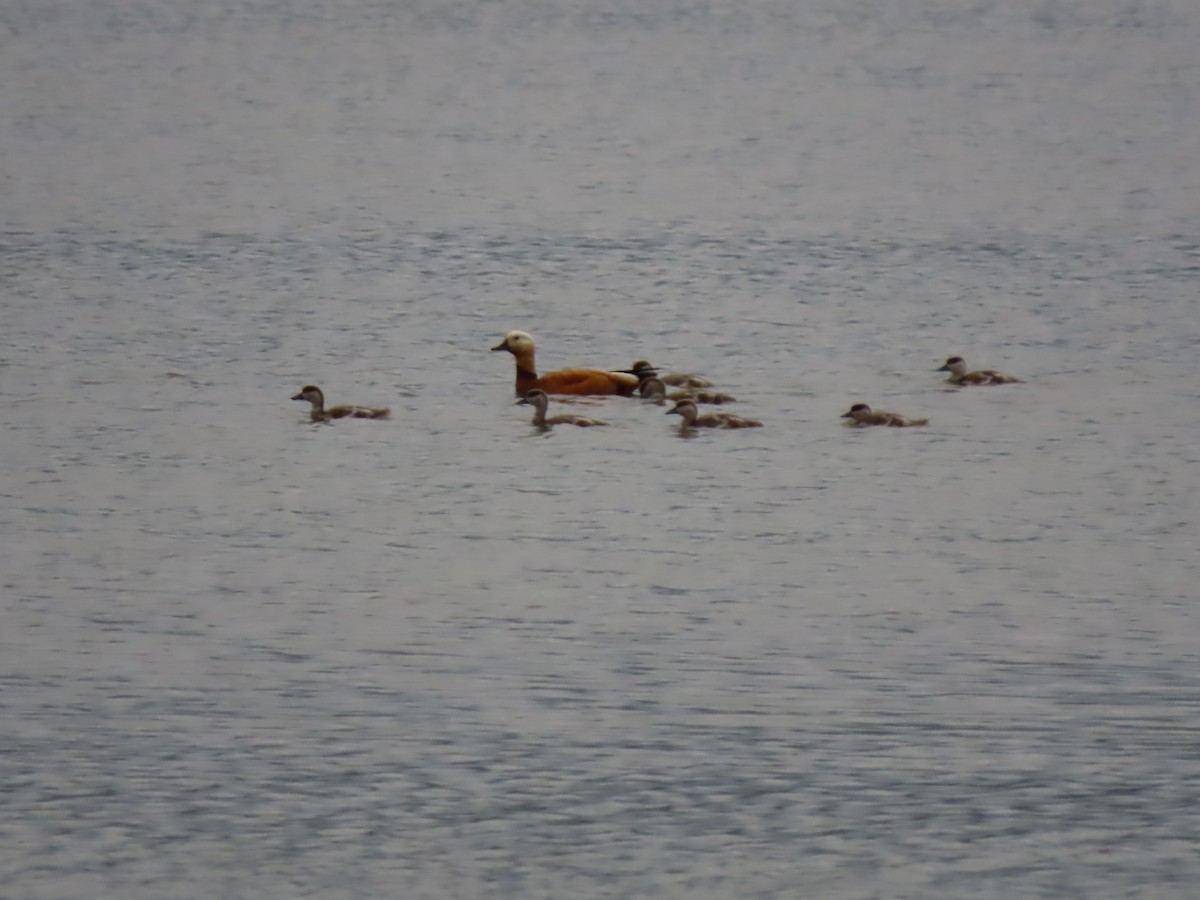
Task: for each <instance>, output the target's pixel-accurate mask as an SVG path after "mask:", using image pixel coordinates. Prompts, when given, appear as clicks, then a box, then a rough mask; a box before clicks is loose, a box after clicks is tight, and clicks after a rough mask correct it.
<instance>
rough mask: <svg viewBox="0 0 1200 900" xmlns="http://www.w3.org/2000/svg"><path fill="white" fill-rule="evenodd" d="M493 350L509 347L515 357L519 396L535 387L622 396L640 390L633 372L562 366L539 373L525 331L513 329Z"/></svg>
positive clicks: (554, 391) (555, 390)
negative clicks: (556, 369)
mask: <svg viewBox="0 0 1200 900" xmlns="http://www.w3.org/2000/svg"><path fill="white" fill-rule="evenodd" d="M492 350H507V351H508V352H509V353H511V354H512V355H513V356H514V357H515V358H516V362H517V383H516V391H517V396H518V397H524V396H525V395H526V394H528V393H529V392H530V391H532V390H535V389H536V390H540V391H545V392H546V393H547V394H608V395H612V394H619V395H620V396H622V397H632V396H633V393H634V391H636V390H637V386H638V380H639V379H638V377H637V376H636V375H634V374H633V373H631V372H606V371H604V370H603V369H562V370H560V371H558V372H547V373H546V374H545V375H541V376H539V375H538V373H537V366H536V364H535V363H534V344H533V338H532V337H531V336H530V335H529V334H527V333H526V332H524V331H510V332H509V333H508V334H506V335H505V336H504V340H502V341H501V342H500V343H499V344H497V345H496V346H495V347H493V348H492Z"/></svg>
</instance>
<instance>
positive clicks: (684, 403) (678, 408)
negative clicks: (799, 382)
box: [667, 400, 763, 431]
mask: <svg viewBox="0 0 1200 900" xmlns="http://www.w3.org/2000/svg"><path fill="white" fill-rule="evenodd" d="M667 415H668V416H682V417H683V421H682V422H680V423H679V429H680V430H681V431H686V430H687V429H689V428H762V427H763V423H762V422H760V421H758V419H744V418H742V417H741V416H735V415H734V414H733V413H705V414H704V415H700V414H699V410H698V409H696V404H695V403H694V402H693V401H691V400H680V401H679V402H677V403H676V404H675V406H674V408H673V409H668V410H667Z"/></svg>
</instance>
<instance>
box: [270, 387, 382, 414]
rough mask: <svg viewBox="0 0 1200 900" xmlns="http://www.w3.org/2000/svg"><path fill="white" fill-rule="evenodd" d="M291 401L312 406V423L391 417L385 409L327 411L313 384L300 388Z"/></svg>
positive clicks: (351, 408) (320, 393)
mask: <svg viewBox="0 0 1200 900" xmlns="http://www.w3.org/2000/svg"><path fill="white" fill-rule="evenodd" d="M292 399H293V400H307V401H308V402H309V403H311V404H312V411H311V412H310V413H309V418H311V419H312V421H314V422H329V421H331V420H332V419H345V418H353V419H386V418H387V417H388V416H389V415H391V410H390V409H388V408H387V407H371V406H347V405H343V406H334V407H330V408H329V409H326V408H325V394H323V393H322V392H321V389H320V388H319V387H317V386H316V385H315V384H306V385H305V386H304V387H302V388H300V393H298V394H297V395H296V396H294V397H293V398H292Z"/></svg>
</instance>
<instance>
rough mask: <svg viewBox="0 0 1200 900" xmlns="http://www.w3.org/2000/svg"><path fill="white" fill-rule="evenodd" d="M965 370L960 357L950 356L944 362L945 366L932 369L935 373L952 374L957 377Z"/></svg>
mask: <svg viewBox="0 0 1200 900" xmlns="http://www.w3.org/2000/svg"><path fill="white" fill-rule="evenodd" d="M966 370H967V364H966V362H965V361H964V360H963V358H962V357H961V356H951V357H950V358H949V359H947V360H946V364H945V365H944V366H942V367H941V368H940V369H934V371H935V372H952V373H954V374H955V375H959V374H961V373H963V372H965V371H966Z"/></svg>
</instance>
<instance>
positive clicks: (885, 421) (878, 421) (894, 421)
mask: <svg viewBox="0 0 1200 900" xmlns="http://www.w3.org/2000/svg"><path fill="white" fill-rule="evenodd" d="M842 418H843V419H851V420H852V421H850V422H848V423H847V424H849V425H853V426H855V427H858V426H859V425H887V426H889V427H890V428H914V427H920V426H922V425H928V424H929V420H928V419H906V418H904V416H901V415H897V414H896V413H891V412H883V411H880V412H872V411H871V407H869V406H867V404H865V403H855V404H854V405H853V406H852V407H850V409H849V410H848V411H846V412H844V413H842Z"/></svg>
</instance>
